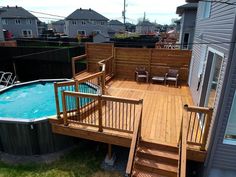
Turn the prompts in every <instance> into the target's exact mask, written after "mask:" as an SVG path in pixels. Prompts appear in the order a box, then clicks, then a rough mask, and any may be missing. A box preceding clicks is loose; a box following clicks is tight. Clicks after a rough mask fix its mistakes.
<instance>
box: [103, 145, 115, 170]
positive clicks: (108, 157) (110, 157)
mask: <svg viewBox="0 0 236 177" xmlns="http://www.w3.org/2000/svg"><path fill="white" fill-rule="evenodd" d="M115 160H116V155H115V154H114V153H113V154H112V145H111V144H108V152H107V155H106V158H105V163H106V164H107V165H109V166H113V165H114V163H115Z"/></svg>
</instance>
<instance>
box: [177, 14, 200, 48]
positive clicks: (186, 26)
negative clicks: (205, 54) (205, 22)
mask: <svg viewBox="0 0 236 177" xmlns="http://www.w3.org/2000/svg"><path fill="white" fill-rule="evenodd" d="M196 15H197V11H196V10H186V11H185V12H184V13H183V15H182V19H181V34H180V43H181V44H182V43H183V42H184V34H185V33H189V35H190V36H189V37H190V38H189V43H193V39H194V29H195V22H196ZM181 47H182V46H181ZM188 49H192V44H190V45H189V47H188Z"/></svg>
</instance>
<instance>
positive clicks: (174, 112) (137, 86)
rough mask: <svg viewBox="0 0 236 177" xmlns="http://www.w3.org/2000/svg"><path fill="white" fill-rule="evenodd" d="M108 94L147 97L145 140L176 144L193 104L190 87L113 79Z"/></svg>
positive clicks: (144, 124)
mask: <svg viewBox="0 0 236 177" xmlns="http://www.w3.org/2000/svg"><path fill="white" fill-rule="evenodd" d="M107 88H108V91H107V92H108V94H110V95H113V96H119V97H125V98H136V99H144V105H143V106H144V107H143V120H142V121H143V122H142V138H143V139H144V140H146V141H151V142H159V143H166V144H172V145H177V142H178V139H179V132H180V126H181V119H182V114H183V106H184V105H185V104H188V105H193V102H192V98H191V95H190V91H189V88H188V87H187V86H181V88H175V87H174V86H164V85H160V84H151V83H148V84H147V83H137V82H134V81H129V80H122V79H120V80H117V79H116V80H115V79H114V80H112V81H111V82H110V83H109V84H108V87H107Z"/></svg>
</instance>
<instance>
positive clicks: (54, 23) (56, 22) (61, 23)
mask: <svg viewBox="0 0 236 177" xmlns="http://www.w3.org/2000/svg"><path fill="white" fill-rule="evenodd" d="M64 24H65V21H64V20H58V21H55V22H52V25H64Z"/></svg>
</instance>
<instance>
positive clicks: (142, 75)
mask: <svg viewBox="0 0 236 177" xmlns="http://www.w3.org/2000/svg"><path fill="white" fill-rule="evenodd" d="M148 75H149V74H148V72H147V71H146V69H145V67H144V66H139V67H137V68H136V70H135V80H136V81H137V82H138V81H139V79H146V82H148V80H149V76H148Z"/></svg>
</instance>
